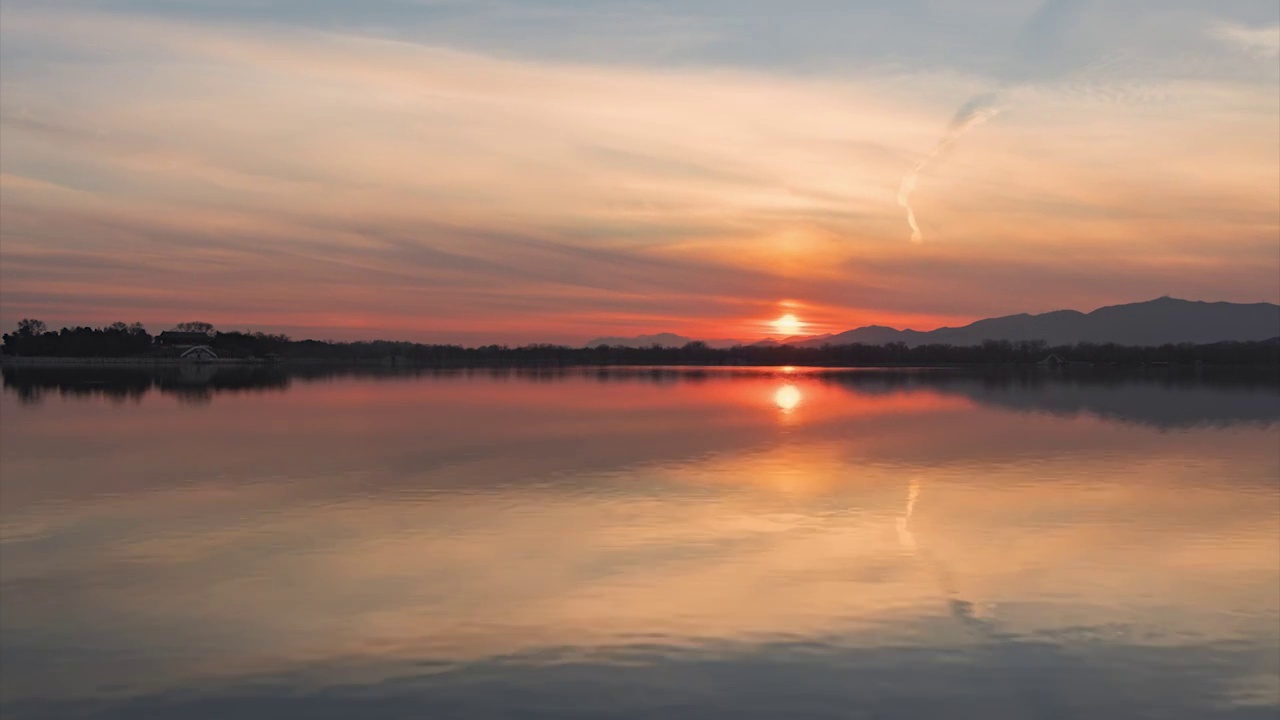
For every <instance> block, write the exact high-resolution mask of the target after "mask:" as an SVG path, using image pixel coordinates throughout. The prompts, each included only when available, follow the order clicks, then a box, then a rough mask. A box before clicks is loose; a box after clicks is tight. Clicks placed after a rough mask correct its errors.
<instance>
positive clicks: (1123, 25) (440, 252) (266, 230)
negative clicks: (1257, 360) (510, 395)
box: [0, 0, 1280, 345]
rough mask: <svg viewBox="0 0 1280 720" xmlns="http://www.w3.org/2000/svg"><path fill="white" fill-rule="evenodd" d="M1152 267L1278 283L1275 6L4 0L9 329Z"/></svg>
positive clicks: (402, 317)
mask: <svg viewBox="0 0 1280 720" xmlns="http://www.w3.org/2000/svg"><path fill="white" fill-rule="evenodd" d="M904 201H905V202H904ZM908 211H910V214H911V215H912V219H913V220H914V222H915V224H916V228H918V232H914V233H913V228H912V227H911V225H910V224H909V219H908ZM913 235H914V237H913ZM1161 295H1171V296H1174V297H1183V298H1187V299H1193V300H1228V301H1235V302H1262V301H1266V302H1277V301H1280V5H1277V3H1276V2H1275V1H1274V0H1258V1H1254V0H1233V1H1226V0H1224V1H1223V2H1216V3H1204V2H1200V1H1198V0H1160V1H1158V2H1157V1H1156V0H1147V1H1146V2H1138V1H1137V0H1108V1H1106V2H1103V1H1102V0H1092V1H1091V0H1048V1H1047V2H1017V1H1014V0H973V1H972V2H942V1H940V0H902V1H901V2H894V3H884V2H871V1H865V2H864V1H863V0H790V1H789V2H785V3H783V2H765V1H764V0H732V1H731V0H682V1H681V2H676V1H675V0H650V1H645V0H640V1H634V0H627V1H625V2H624V1H623V0H595V1H590V2H588V1H587V0H466V1H465V2H464V1H462V0H367V1H365V2H337V1H336V0H306V1H305V2H304V1H303V0H280V1H279V2H268V1H265V0H216V1H215V0H170V1H163V2H162V1H161V0H6V1H5V3H4V4H3V6H2V8H0V325H3V327H4V329H5V330H9V329H11V328H12V327H14V326H15V325H16V324H17V321H18V320H19V319H21V318H24V317H35V318H39V319H42V320H44V321H45V322H46V323H47V324H48V325H50V326H51V327H55V328H56V327H61V326H63V325H95V326H96V325H103V324H108V323H111V322H114V321H117V320H121V321H125V322H135V321H139V322H143V323H144V324H146V325H147V326H148V327H149V328H150V329H151V330H152V331H153V332H155V331H158V330H161V329H166V328H168V327H170V326H172V325H173V324H175V323H177V322H182V321H191V320H200V321H206V322H211V323H213V324H215V325H216V326H218V327H219V328H220V329H224V330H225V329H247V330H261V331H270V332H285V333H288V334H290V335H292V336H295V337H313V338H332V339H342V340H350V339H361V338H366V339H367V338H390V339H408V340H417V341H424V342H457V343H462V344H469V345H474V344H484V343H490V342H499V343H509V344H519V343H527V342H563V343H581V342H585V341H586V340H588V339H589V338H593V337H596V336H600V335H614V336H616V335H632V334H640V333H655V332H676V333H680V334H683V335H687V336H691V337H701V338H708V339H711V338H754V337H760V336H764V335H767V334H770V333H771V330H772V325H771V324H770V321H771V320H773V319H774V318H777V317H779V316H780V315H783V314H792V315H794V316H795V317H796V318H798V319H799V321H800V322H802V323H803V326H802V329H803V331H804V332H814V333H817V332H838V331H842V330H846V329H849V328H853V327H857V326H860V325H865V324H872V323H874V324H880V325H890V326H893V327H899V328H903V327H912V328H916V329H932V328H935V327H938V326H942V325H957V324H964V323H967V322H970V321H972V320H976V319H979V318H982V317H989V316H994V315H1004V314H1010V313H1016V312H1045V311H1050V310H1055V309H1063V308H1074V309H1079V310H1086V311H1087V310H1092V309H1094V308H1096V307H1100V306H1103V305H1110V304H1117V303H1123V302H1134V301H1141V300H1149V299H1152V298H1155V297H1158V296H1161Z"/></svg>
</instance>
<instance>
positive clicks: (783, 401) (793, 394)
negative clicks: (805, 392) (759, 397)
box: [773, 385, 801, 412]
mask: <svg viewBox="0 0 1280 720" xmlns="http://www.w3.org/2000/svg"><path fill="white" fill-rule="evenodd" d="M800 399H801V398H800V390H799V389H798V388H797V387H796V386H795V385H783V386H782V387H780V388H778V389H777V390H776V391H775V392H774V393H773V402H774V404H775V405H777V406H778V409H779V410H781V411H782V412H791V411H792V410H795V409H796V406H797V405H799V404H800Z"/></svg>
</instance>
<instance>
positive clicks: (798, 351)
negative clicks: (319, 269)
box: [4, 320, 1280, 367]
mask: <svg viewBox="0 0 1280 720" xmlns="http://www.w3.org/2000/svg"><path fill="white" fill-rule="evenodd" d="M176 329H179V330H182V331H185V332H200V333H203V334H207V335H208V338H209V339H208V343H207V344H208V345H209V346H210V347H212V348H213V349H214V351H215V352H217V354H218V356H219V357H224V358H257V359H271V360H274V359H280V360H306V361H327V362H359V363H386V364H392V365H422V366H434V367H464V366H502V365H511V366H521V365H522V366H568V365H828V366H911V365H918V366H928V365H980V364H1030V363H1036V362H1040V361H1043V360H1045V359H1046V358H1048V357H1049V356H1050V355H1054V356H1057V358H1060V359H1061V360H1063V361H1065V362H1068V363H1094V364H1117V365H1140V364H1176V365H1195V364H1210V365H1280V342H1277V341H1276V340H1269V341H1264V342H1223V343H1214V344H1210V345H1189V344H1188V345H1163V346H1160V347H1133V346H1126V345H1116V344H1101V345H1099V344H1087V343H1082V344H1079V345H1073V346H1060V347H1049V346H1047V345H1046V344H1045V343H1043V342H1038V341H1034V342H1026V341H1024V342H1008V341H1003V340H988V341H986V342H984V343H982V344H981V345H974V346H956V345H921V346H919V347H908V346H907V345H906V344H904V343H890V344H888V345H839V346H825V347H817V348H799V347H791V346H780V347H756V346H739V347H733V348H711V347H708V346H707V345H706V344H705V343H701V342H692V343H689V344H687V345H685V346H684V347H659V346H653V347H642V348H630V347H617V346H615V347H608V346H600V347H593V348H573V347H566V346H562V345H525V346H521V347H507V346H505V345H486V346H482V347H476V348H465V347H462V346H459V345H424V344H419V343H410V342H392V341H385V340H375V341H368V342H332V341H322V340H291V339H290V338H289V337H288V336H285V335H269V334H264V333H245V332H216V331H215V330H214V329H213V326H211V325H209V324H208V323H183V324H182V325H180V326H178V328H176ZM4 352H5V354H8V355H14V356H42V357H148V356H155V357H164V356H166V355H173V354H175V349H174V348H172V347H165V346H163V345H158V344H156V343H155V342H154V338H153V337H152V336H151V335H150V334H149V333H148V332H147V330H146V329H145V328H144V327H143V326H142V325H141V324H139V323H134V324H132V325H126V324H125V323H115V324H113V325H109V326H107V327H102V328H89V327H76V328H63V329H61V330H60V331H57V332H52V331H49V330H47V329H46V328H45V326H44V323H42V322H40V321H38V320H23V321H22V322H21V323H19V326H18V329H17V330H16V331H15V332H13V333H9V334H6V335H4Z"/></svg>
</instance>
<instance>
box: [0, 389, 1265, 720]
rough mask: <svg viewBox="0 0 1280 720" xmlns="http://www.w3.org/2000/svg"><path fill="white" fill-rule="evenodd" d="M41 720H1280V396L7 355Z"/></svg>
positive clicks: (7, 475) (1, 510)
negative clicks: (104, 364)
mask: <svg viewBox="0 0 1280 720" xmlns="http://www.w3.org/2000/svg"><path fill="white" fill-rule="evenodd" d="M4 388H5V389H4V392H3V394H2V395H0V418H2V421H0V667H2V669H3V671H2V673H0V697H2V698H3V703H4V704H3V710H4V714H5V715H6V716H8V717H13V718H70V717H76V718H135V717H138V718H143V717H145V718H160V717H175V718H229V717H236V718H346V717H351V718H374V719H376V718H408V717H415V718H416V717H422V718H936V717H948V718H983V719H984V720H985V719H1000V718H1089V719H1095V718H1126V719H1130V718H1274V717H1276V713H1277V711H1280V383H1278V382H1277V380H1276V376H1275V373H1274V372H1263V373H1261V374H1257V373H1255V374H1252V375H1245V376H1240V375H1232V374H1223V375H1215V374H1212V373H1204V372H1202V373H1196V372H1191V371H1188V372H1176V371H1170V370H1150V371H1147V372H1140V371H1132V372H1119V371H1102V370H1088V369H1085V370H1078V371H1077V370H1072V371H1070V372H1068V371H1063V370H1027V371H1020V372H1003V373H996V372H977V371H960V370H932V371H924V370H920V371H888V370H864V369H858V370H816V369H811V368H794V369H793V368H761V369H752V368H643V369H639V368H637V369H628V368H607V369H582V370H474V371H454V372H426V371H424V372H393V371H391V370H386V371H374V370H366V371H350V372H346V371H337V370H325V369H313V370H296V371H295V370H284V369H281V368H277V367H256V368H255V367H248V368H221V367H192V368H166V369H163V370H160V371H151V370H147V369H143V368H118V369H113V368H94V369H79V370H77V369H71V368H5V369H4Z"/></svg>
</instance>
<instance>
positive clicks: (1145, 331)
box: [588, 296, 1280, 347]
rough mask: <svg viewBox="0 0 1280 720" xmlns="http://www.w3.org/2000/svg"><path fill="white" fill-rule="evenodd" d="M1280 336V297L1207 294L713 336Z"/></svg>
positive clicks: (1155, 341)
mask: <svg viewBox="0 0 1280 720" xmlns="http://www.w3.org/2000/svg"><path fill="white" fill-rule="evenodd" d="M1277 336H1280V305H1276V304H1275V303H1249V304H1246V303H1229V302H1201V301H1193V300H1179V299H1177V298H1171V297H1167V296H1166V297H1161V298H1156V299H1155V300H1149V301H1147V302H1139V303H1129V304H1125V305H1109V306H1107V307H1102V308H1098V309H1097V310H1094V311H1093V312H1088V313H1083V312H1079V311H1077V310H1055V311H1052V312H1047V313H1041V314H1039V315H1030V314H1027V313H1020V314H1017V315H1006V316H1004V317H995V318H987V319H985V320H978V321H977V322H973V323H970V324H968V325H965V326H963V327H943V328H938V329H937V330H926V331H921V330H909V329H908V330H898V329H895V328H891V327H885V326H883V325H868V326H866V327H860V328H857V329H854V330H848V331H845V332H842V333H838V334H835V335H820V336H812V337H800V338H784V339H783V340H781V341H779V340H777V339H774V338H769V339H766V340H761V341H758V342H755V343H751V342H743V341H741V340H710V341H706V342H707V344H708V345H710V346H712V347H731V346H733V345H750V344H755V345H762V344H770V345H771V344H774V343H777V344H782V345H794V346H796V347H822V346H823V345H853V344H863V345H887V344H889V343H897V342H900V343H905V344H906V345H908V346H910V347H916V346H919V345H933V344H938V345H980V344H982V342H983V341H984V340H1008V341H1010V342H1017V341H1020V340H1043V341H1045V342H1046V343H1048V344H1049V345H1074V344H1076V343H1116V344H1118V345H1135V346H1141V345H1165V344H1170V343H1172V344H1177V343H1196V344H1205V343H1215V342H1223V341H1232V340H1234V341H1262V340H1270V339H1272V338H1276V337H1277ZM692 341H693V339H692V338H687V337H684V336H681V335H675V334H672V333H660V334H658V335H640V336H637V337H631V338H621V337H617V338H597V339H595V340H592V341H591V342H590V343H588V346H589V347H595V346H597V345H623V346H627V347H647V346H650V345H655V344H656V345H664V346H669V347H680V346H683V345H684V344H686V343H689V342H692Z"/></svg>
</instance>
